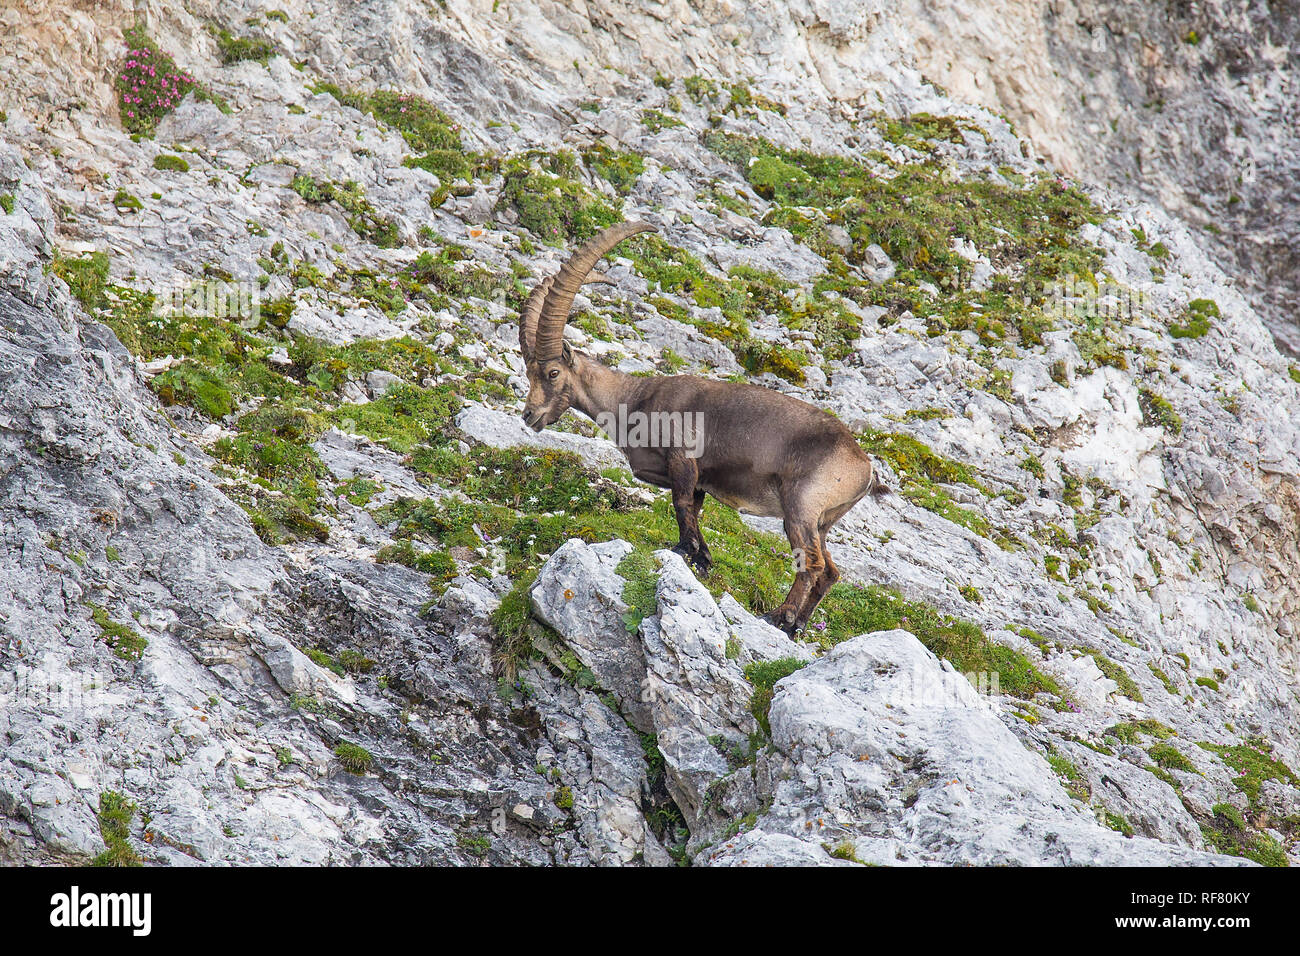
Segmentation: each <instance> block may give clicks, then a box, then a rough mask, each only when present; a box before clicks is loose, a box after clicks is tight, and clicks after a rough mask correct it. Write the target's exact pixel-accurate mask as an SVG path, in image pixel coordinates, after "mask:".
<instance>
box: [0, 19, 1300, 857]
mask: <svg viewBox="0 0 1300 956" xmlns="http://www.w3.org/2000/svg"><path fill="white" fill-rule="evenodd" d="M981 10H982V14H983V15H991V14H990V11H993V12H996V10H995V8H994V7H993V6H992V5H989V6H988V7H987V8H981ZM69 11H71V12H69ZM137 17H139V18H140V22H139V26H135V24H136V18H137ZM0 29H3V31H4V33H3V34H0V36H3V45H2V46H0V70H3V71H4V75H5V77H6V80H7V81H11V82H7V84H6V90H5V92H4V94H3V95H4V97H5V99H4V100H3V101H0V109H2V110H3V111H4V115H3V123H0V200H3V207H4V208H3V210H2V211H0V277H2V279H0V282H2V285H0V314H2V315H3V326H4V335H3V338H0V395H3V403H2V405H0V449H3V451H2V452H0V511H2V512H3V521H2V523H0V534H2V535H3V550H2V551H0V655H3V656H2V658H0V660H2V661H3V664H2V666H0V679H2V680H3V682H4V683H3V684H0V693H2V694H3V695H4V700H5V707H4V709H3V711H0V731H2V732H3V734H4V740H5V744H6V746H5V748H4V750H3V753H0V859H2V860H5V861H46V860H52V859H57V860H76V859H85V858H87V857H94V856H97V855H101V854H103V855H104V858H105V859H106V860H115V861H119V862H121V861H130V860H132V859H135V858H142V859H144V860H146V861H150V862H169V863H177V864H183V863H193V862H196V861H200V862H231V863H239V862H275V861H288V862H338V863H369V862H399V863H417V862H420V863H423V862H434V863H440V862H460V863H470V862H478V861H487V862H490V863H515V862H530V863H624V864H626V863H638V862H640V863H649V864H666V863H672V862H680V861H684V860H689V861H691V862H693V863H697V864H704V863H716V864H729V863H784V862H798V863H809V862H817V863H823V862H824V863H834V862H841V863H844V862H847V863H851V862H853V861H855V860H856V861H859V862H908V863H948V864H951V863H963V862H969V863H996V862H1003V863H1005V862H1010V863H1037V862H1048V863H1103V864H1113V863H1120V862H1133V863H1204V862H1211V861H1218V862H1236V858H1237V857H1240V856H1247V857H1250V858H1252V859H1254V860H1256V861H1259V862H1265V863H1282V862H1286V861H1287V859H1288V858H1290V857H1293V856H1294V855H1295V853H1296V850H1295V841H1296V839H1297V836H1300V790H1298V786H1300V784H1298V782H1297V779H1296V777H1295V775H1294V773H1293V772H1292V770H1291V769H1290V768H1292V767H1295V766H1296V765H1297V763H1300V720H1298V719H1297V713H1298V711H1297V703H1298V701H1297V692H1296V673H1295V655H1294V648H1295V646H1296V644H1295V642H1296V639H1297V635H1296V633H1295V628H1296V623H1297V621H1298V620H1300V585H1298V584H1297V581H1300V489H1298V488H1297V476H1300V458H1298V457H1297V456H1298V455H1300V425H1298V424H1297V423H1298V422H1300V415H1298V414H1297V413H1298V412H1300V370H1297V369H1296V367H1295V366H1293V365H1290V364H1288V361H1287V360H1286V359H1284V358H1283V357H1282V356H1281V355H1280V354H1279V352H1278V351H1277V349H1276V347H1275V346H1274V344H1273V341H1272V338H1271V336H1270V334H1269V332H1268V330H1267V328H1266V327H1265V325H1264V323H1263V322H1262V321H1261V319H1260V317H1259V314H1258V313H1257V311H1256V310H1255V308H1254V307H1253V306H1252V300H1251V299H1249V298H1247V296H1246V294H1243V291H1242V289H1243V288H1244V289H1245V290H1246V291H1247V292H1249V291H1250V290H1251V289H1254V288H1262V287H1265V286H1269V284H1270V282H1271V277H1270V275H1269V274H1268V273H1267V272H1265V271H1264V270H1261V269H1259V268H1257V263H1256V261H1255V260H1253V259H1248V260H1246V266H1247V268H1246V269H1245V270H1244V271H1243V270H1242V268H1241V261H1238V263H1237V264H1236V271H1234V273H1233V275H1234V276H1235V278H1230V277H1229V275H1226V274H1225V273H1224V272H1223V271H1222V270H1221V269H1220V268H1219V267H1218V266H1217V265H1216V264H1215V262H1214V261H1213V260H1212V258H1211V256H1210V255H1209V254H1207V251H1206V235H1205V233H1204V232H1203V230H1201V229H1200V228H1199V226H1201V225H1202V223H1200V222H1199V220H1197V219H1196V218H1195V217H1194V216H1190V215H1189V218H1190V219H1191V220H1192V224H1191V225H1190V226H1189V225H1188V224H1187V223H1186V222H1184V221H1181V220H1179V219H1176V218H1173V217H1172V216H1171V215H1170V214H1169V213H1168V212H1167V211H1165V210H1162V209H1159V208H1156V207H1154V206H1151V205H1147V204H1146V203H1145V202H1143V201H1142V199H1141V196H1140V195H1138V193H1139V192H1140V191H1139V188H1138V186H1137V185H1133V186H1132V187H1131V188H1130V185H1129V184H1128V183H1127V182H1120V181H1119V180H1118V179H1116V178H1115V177H1112V176H1109V175H1103V172H1104V171H1103V170H1100V169H1093V168H1091V167H1086V166H1085V167H1084V168H1083V170H1082V171H1083V172H1088V173H1092V174H1094V175H1096V177H1097V178H1098V179H1105V180H1107V181H1109V182H1111V184H1112V186H1116V187H1120V189H1121V191H1113V190H1112V189H1108V188H1106V187H1104V186H1101V185H1089V184H1087V183H1082V182H1075V181H1072V180H1067V179H1065V178H1062V177H1061V176H1060V175H1059V174H1058V173H1057V172H1056V171H1055V170H1054V169H1053V168H1050V167H1049V166H1047V165H1046V164H1045V163H1044V162H1042V161H1040V160H1039V159H1038V158H1037V154H1036V152H1035V148H1034V146H1033V144H1032V143H1031V142H1030V141H1029V140H1027V139H1021V138H1019V137H1018V136H1017V134H1016V131H1015V129H1014V128H1013V127H1012V126H1011V125H1010V124H1009V123H1008V122H1007V121H1006V120H1005V119H1003V118H1002V117H1000V116H999V115H996V114H994V113H991V112H988V111H987V110H985V109H983V108H981V107H979V106H978V105H975V103H973V102H971V101H972V100H980V99H981V97H980V96H978V95H976V94H974V93H971V94H970V95H962V94H965V93H967V92H968V91H966V90H964V89H962V88H960V87H959V86H958V87H954V89H952V90H951V95H949V94H947V93H944V92H943V91H942V90H940V89H939V88H937V87H935V86H933V85H930V84H929V83H927V82H925V80H924V78H923V76H922V73H921V71H920V70H918V69H917V68H916V66H915V65H913V61H912V60H911V59H910V56H904V54H903V53H902V52H901V51H903V50H911V49H912V48H913V47H916V46H918V44H917V43H916V42H915V41H917V39H918V38H924V37H925V36H926V35H927V33H926V27H925V19H924V17H922V16H921V15H920V14H919V13H918V14H914V15H909V14H907V12H906V11H903V12H900V11H898V10H894V9H891V10H890V11H888V12H886V11H883V10H882V9H880V8H877V7H874V6H873V5H871V4H860V5H841V4H835V5H831V4H820V3H807V4H778V3H756V4H752V5H748V6H744V7H733V6H732V5H728V4H716V5H714V4H705V5H693V6H688V5H686V4H684V3H682V4H653V3H626V4H613V5H608V4H607V5H603V6H602V8H601V10H599V11H598V10H596V9H594V8H592V9H590V10H588V9H587V8H585V7H579V8H569V7H566V6H563V5H558V4H529V3H518V4H515V3H510V4H499V5H498V4H495V3H486V2H483V3H474V4H462V3H458V2H456V0H448V3H447V4H446V5H445V6H443V5H440V4H436V3H422V2H414V0H392V2H373V3H365V4H354V3H333V2H318V3H285V4H283V5H281V7H279V8H276V9H272V8H264V7H263V6H262V5H255V4H251V3H244V4H235V5H231V4H221V5H218V4H212V3H205V2H199V0H192V2H190V3H188V4H186V5H184V8H183V9H181V10H179V11H178V10H176V9H175V8H172V6H171V5H162V4H153V3H140V4H135V5H129V4H125V3H122V4H120V5H118V6H114V5H112V4H107V5H105V4H87V5H85V6H84V7H79V6H77V5H75V4H74V5H71V7H69V6H68V5H54V4H49V5H47V4H40V3H30V4H27V5H26V6H25V8H24V9H23V10H22V12H21V14H20V15H18V14H17V12H16V9H11V10H10V11H9V12H7V13H6V14H4V15H3V19H0ZM1052 35H1053V36H1058V34H1056V33H1053V34H1052ZM665 39H668V40H670V41H671V42H664V41H665ZM733 41H734V42H733ZM922 46H923V45H922ZM927 49H929V50H930V53H933V50H934V49H937V47H935V46H931V47H929V48H927ZM923 54H924V50H921V51H919V52H918V53H917V56H918V57H920V58H922V59H923ZM925 55H928V54H925ZM19 62H21V63H22V64H24V66H23V68H22V69H19V68H18V66H17V65H16V64H18V63H19ZM923 65H924V64H923ZM926 72H927V74H928V75H930V76H931V77H933V76H934V74H933V73H932V72H931V71H930V70H929V69H928V68H927V70H926ZM160 78H161V79H160ZM976 85H978V84H976ZM122 96H125V97H128V99H126V100H125V101H123V102H119V99H120V98H121V97H122ZM134 97H139V99H134ZM1025 97H1026V98H1027V99H1032V97H1033V95H1032V94H1031V93H1026V94H1025ZM1043 102H1044V103H1047V104H1049V105H1043V106H1041V109H1042V110H1043V111H1045V112H1046V113H1052V112H1053V110H1052V108H1050V103H1051V102H1052V101H1051V100H1050V98H1049V99H1046V100H1044V101H1043ZM1063 115H1064V114H1063ZM1252 135H1253V134H1252ZM1041 139H1042V141H1043V143H1044V147H1045V148H1047V149H1049V150H1052V149H1056V148H1057V146H1059V143H1058V142H1057V141H1056V140H1053V139H1052V137H1050V136H1043V137H1041ZM1258 141H1261V142H1262V137H1261V138H1260V139H1259V140H1258ZM1261 148H1262V147H1261ZM1053 155H1054V156H1056V154H1055V153H1054V154H1053ZM1057 158H1058V159H1059V160H1060V162H1061V163H1063V164H1065V165H1066V166H1069V164H1070V157H1069V156H1068V155H1067V154H1066V153H1060V155H1059V156H1057ZM1149 181H1150V180H1149V179H1146V178H1141V177H1135V183H1146V182H1149ZM1261 201H1262V200H1261ZM1174 208H1175V209H1176V211H1178V212H1180V213H1185V212H1186V210H1185V209H1183V208H1182V207H1178V206H1175V207H1174ZM634 216H635V217H640V218H645V219H648V220H649V221H651V222H653V223H655V224H656V225H657V226H658V228H659V235H658V236H656V237H653V238H649V239H646V238H641V239H637V240H635V241H634V242H631V243H628V244H627V245H626V246H624V247H622V248H621V249H620V250H619V252H617V253H616V254H615V255H614V256H613V257H612V258H611V259H610V261H609V263H608V264H607V273H608V275H609V277H610V278H611V279H613V280H614V285H613V286H609V287H602V288H601V289H599V290H596V291H592V292H590V293H589V294H588V296H584V297H580V298H579V301H578V303H577V306H578V308H577V314H576V316H575V319H574V321H573V323H572V324H571V326H570V329H569V332H568V334H569V335H570V336H571V338H572V341H573V343H574V344H575V346H578V347H581V348H584V349H586V350H587V351H589V352H591V353H593V354H598V355H600V356H602V358H604V359H605V360H606V361H607V362H608V363H609V364H611V365H615V366H617V367H619V368H622V369H624V370H625V371H629V372H652V371H661V372H666V371H685V372H693V373H698V374H708V375H714V376H719V377H726V376H735V377H745V378H748V379H751V380H756V381H760V382H762V383H763V384H766V385H769V386H770V387H773V388H778V389H781V390H783V391H787V392H789V393H791V394H795V395H798V396H800V397H804V398H806V399H808V400H810V401H813V402H816V403H817V404H820V405H822V406H824V407H826V408H829V409H831V410H832V411H833V412H834V413H835V414H836V415H838V416H839V417H840V418H841V419H842V420H843V421H845V422H846V423H847V424H848V425H849V426H850V427H851V428H853V429H854V430H855V432H857V433H858V434H859V435H860V436H861V441H862V443H863V445H864V447H865V448H867V450H868V451H870V452H871V453H873V455H875V457H876V460H877V461H878V462H879V463H880V464H881V466H882V470H883V471H884V472H885V474H886V475H887V477H888V479H889V481H890V483H891V484H892V485H893V486H894V487H895V488H896V489H897V490H898V491H899V494H897V495H895V496H892V497H889V498H885V499H880V500H873V501H870V502H864V503H862V504H861V505H860V506H859V507H858V508H857V509H855V510H854V512H852V513H851V514H850V515H849V516H847V517H846V519H845V520H844V521H843V522H842V523H841V525H840V526H839V527H838V528H837V530H836V532H835V533H834V535H833V536H832V541H831V547H832V549H833V551H834V553H835V554H836V556H837V561H838V563H839V564H840V566H841V568H842V570H843V571H844V572H845V581H844V582H843V583H842V584H841V585H840V586H839V587H837V589H836V590H835V591H834V592H832V594H831V595H830V596H829V597H828V598H827V601H826V603H825V605H824V607H823V609H822V610H821V611H820V612H819V615H818V617H817V618H816V619H815V620H814V623H813V625H812V627H811V628H810V629H809V632H808V633H807V634H806V635H804V640H803V641H801V642H798V643H792V642H790V641H788V640H787V639H786V638H785V637H784V635H781V634H780V633H779V632H777V631H774V630H773V629H771V628H768V627H766V626H765V625H762V624H761V623H759V622H758V621H757V620H755V619H754V617H753V614H755V613H758V612H761V611H764V610H766V609H768V608H770V607H771V606H772V604H773V603H774V602H775V601H776V600H779V598H780V594H781V590H782V588H783V587H784V586H785V585H786V584H787V583H788V573H789V572H788V565H789V554H788V547H787V546H786V544H785V542H784V539H783V538H782V537H780V535H779V530H780V529H779V527H778V526H777V524H776V523H773V522H764V521H761V520H752V521H751V520H744V521H742V520H741V519H740V518H738V517H737V516H736V515H735V514H734V513H731V512H729V511H728V510H727V509H725V508H723V507H722V506H721V505H717V504H710V505H708V506H706V511H705V533H706V535H708V536H709V538H710V545H711V548H712V550H713V552H714V554H715V557H716V558H717V559H718V566H717V568H716V569H715V570H714V572H713V574H712V575H710V577H709V578H707V579H706V580H705V581H704V582H702V583H701V582H697V581H696V580H695V579H694V577H693V576H692V575H691V574H690V573H689V571H687V569H686V568H685V567H684V566H683V565H682V564H681V562H680V561H679V560H677V559H676V558H675V557H674V556H672V555H671V554H669V553H666V552H661V551H660V550H659V549H661V548H662V547H663V546H664V545H666V544H668V543H670V542H671V540H672V539H673V536H674V526H673V522H672V518H671V514H670V513H669V510H668V508H667V506H666V502H665V501H664V500H663V495H657V494H653V493H651V491H650V490H649V489H647V488H645V487H644V486H640V485H638V484H637V483H636V482H635V481H634V480H632V479H631V478H630V476H628V475H627V473H626V471H625V470H624V467H623V461H622V459H621V456H620V455H619V453H618V451H617V449H616V448H615V447H614V446H613V445H612V444H611V443H610V442H609V441H607V440H606V439H605V437H604V436H602V435H600V434H598V433H597V432H596V431H595V430H594V429H592V428H591V427H590V425H588V424H587V423H585V422H581V421H578V420H577V416H573V415H571V416H569V417H568V418H567V419H566V420H565V422H564V423H563V425H562V427H559V428H556V429H551V430H548V431H547V432H544V433H542V434H540V435H535V434H533V433H532V432H530V431H527V430H526V429H524V428H523V426H522V424H521V423H519V421H518V416H517V412H518V408H519V405H520V401H521V397H522V394H523V392H524V391H525V390H526V381H525V380H524V379H523V377H522V375H521V371H522V364H521V360H520V357H519V354H518V351H517V348H516V344H515V328H514V317H515V310H516V309H517V307H518V305H519V302H520V301H521V296H522V294H524V293H525V292H526V290H527V289H528V288H529V286H530V285H531V282H532V276H535V275H546V274H548V273H549V272H550V271H553V270H554V269H555V267H556V265H557V263H558V261H559V260H560V259H561V257H562V256H563V255H564V254H565V250H566V249H567V248H568V247H569V246H570V245H571V244H572V243H573V242H575V241H578V240H581V239H582V238H585V237H586V236H587V235H589V234H590V233H591V232H592V231H594V230H595V229H596V228H598V227H599V226H600V225H602V224H604V223H607V222H610V221H614V220H616V219H618V218H622V217H628V218H631V217H634ZM1243 228H1244V227H1243ZM1278 228H1281V229H1283V230H1285V228H1286V227H1285V226H1284V225H1282V224H1280V223H1279V225H1278ZM1268 241H1270V242H1271V241H1273V239H1269V240H1268ZM1243 278H1244V279H1246V280H1248V281H1245V282H1242V281H1238V280H1241V279H1243ZM1239 287H1241V288H1239ZM575 538H576V539H579V540H570V539H575ZM963 675H965V676H963ZM1215 851H1218V852H1219V853H1226V854H1231V855H1230V856H1212V855H1211V854H1212V853H1213V852H1215Z"/></svg>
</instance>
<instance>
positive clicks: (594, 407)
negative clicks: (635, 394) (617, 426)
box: [573, 352, 637, 422]
mask: <svg viewBox="0 0 1300 956" xmlns="http://www.w3.org/2000/svg"><path fill="white" fill-rule="evenodd" d="M574 362H575V370H576V372H577V375H575V376H574V378H575V379H576V383H577V388H576V389H575V392H574V396H573V407H574V408H575V409H577V410H578V411H580V412H582V414H584V415H586V416H587V417H588V418H590V419H591V420H592V421H593V422H594V421H596V420H597V418H598V417H599V416H600V415H601V414H613V415H617V414H618V407H619V405H626V404H627V403H628V401H629V399H630V397H631V394H632V390H633V388H635V386H636V383H637V379H636V378H634V377H633V376H631V375H627V374H625V373H623V372H618V371H615V370H614V369H612V368H610V367H609V366H607V365H602V364H601V363H600V362H598V361H596V360H595V359H593V358H591V357H590V356H587V355H584V354H583V353H581V352H575V353H574Z"/></svg>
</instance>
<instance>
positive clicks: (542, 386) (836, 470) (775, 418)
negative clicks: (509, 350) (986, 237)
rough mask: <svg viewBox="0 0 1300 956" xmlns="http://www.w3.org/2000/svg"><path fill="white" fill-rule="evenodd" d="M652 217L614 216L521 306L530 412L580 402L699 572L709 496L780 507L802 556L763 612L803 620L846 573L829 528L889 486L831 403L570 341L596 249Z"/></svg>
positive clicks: (703, 565) (546, 414)
mask: <svg viewBox="0 0 1300 956" xmlns="http://www.w3.org/2000/svg"><path fill="white" fill-rule="evenodd" d="M653 228H654V227H653V226H651V225H649V224H648V223H643V222H633V223H620V224H619V225H616V226H611V227H610V228H608V229H606V230H605V231H604V232H602V233H600V234H599V235H597V236H596V237H595V238H594V239H592V240H591V241H590V242H589V243H587V244H586V245H585V246H583V247H582V248H581V249H579V250H578V251H577V252H576V253H574V254H573V256H572V257H571V258H570V259H569V261H568V262H567V263H565V264H564V265H563V266H562V267H561V268H560V271H559V272H558V273H557V274H556V275H554V276H552V277H550V278H548V279H544V280H542V281H541V282H539V283H538V284H537V286H536V287H535V288H534V289H533V292H532V294H531V295H530V296H529V298H528V301H527V302H526V303H524V307H523V309H522V311H521V312H520V314H519V346H520V348H521V349H522V351H523V354H524V361H525V363H526V365H527V370H528V384H529V392H528V400H527V402H526V403H525V405H524V412H523V418H524V422H525V423H526V424H527V425H528V426H529V427H531V428H532V429H534V430H535V431H541V430H542V429H543V428H545V427H546V426H547V425H550V424H552V423H554V422H556V421H557V420H558V419H559V418H560V416H562V415H563V414H564V413H565V412H566V411H567V410H568V409H570V408H575V409H577V410H578V411H580V412H582V413H583V414H584V415H586V416H587V417H588V418H590V419H592V420H593V421H595V422H596V423H597V424H599V425H601V427H602V428H604V429H605V431H606V432H607V433H608V434H609V435H610V437H611V438H613V439H614V440H615V442H616V443H617V444H618V445H619V447H620V448H621V449H622V451H623V454H624V455H626V456H627V460H628V464H629V465H630V466H631V468H632V474H634V475H635V476H636V477H637V478H639V479H641V480H642V481H645V482H648V483H650V484H652V485H657V486H659V487H660V488H668V489H671V491H672V495H673V510H674V511H675V513H676V515H677V528H678V533H679V540H678V544H677V547H676V548H674V550H675V551H677V552H678V553H679V554H682V555H684V556H685V557H686V558H687V559H688V560H689V561H690V562H691V563H692V564H693V565H694V566H695V567H696V569H697V570H698V571H700V572H701V573H707V571H708V570H709V568H710V567H711V566H712V564H713V559H712V557H711V555H710V554H709V546H708V544H706V543H705V541H704V537H703V535H701V534H700V525H699V521H700V510H701V508H702V507H703V505H704V496H705V495H706V494H707V495H712V496H713V497H714V498H716V499H717V500H718V501H720V502H722V503H723V504H725V505H727V506H729V507H732V508H735V509H737V510H739V511H744V512H748V513H749V514H754V515H765V516H769V517H774V518H782V519H784V522H785V533H786V537H788V538H789V539H790V546H791V548H792V549H793V551H794V557H795V580H794V585H793V586H792V587H791V588H790V593H789V594H787V595H786V597H785V600H784V601H782V602H781V604H780V606H778V607H777V608H776V609H775V610H774V611H772V613H771V614H769V615H768V616H767V619H768V620H769V621H771V622H772V623H774V624H776V625H777V626H778V627H780V628H781V629H782V630H784V631H786V632H787V633H789V634H794V633H795V632H797V631H799V630H801V629H802V628H803V626H804V625H805V624H806V623H807V621H808V618H809V617H810V616H811V615H812V612H813V611H814V610H815V609H816V607H817V605H818V603H819V602H820V601H821V599H822V597H823V596H824V595H825V594H826V592H827V591H828V590H829V589H830V587H831V585H833V584H834V583H835V582H836V581H838V580H839V578H840V574H839V571H838V570H837V569H836V567H835V563H834V562H833V561H832V560H831V556H830V553H829V552H828V551H827V550H826V534H827V532H829V531H830V529H831V526H832V525H834V524H835V522H837V521H839V520H840V518H842V517H843V516H844V515H845V514H846V513H847V512H848V511H849V509H850V508H852V507H853V506H854V505H855V504H857V503H858V501H860V500H861V499H862V497H863V496H864V495H866V494H867V493H868V492H872V491H874V492H877V493H880V492H883V491H885V490H886V489H884V487H883V486H882V485H881V484H880V483H879V482H878V480H877V479H876V476H875V471H874V469H873V468H872V465H871V459H870V458H869V457H868V456H867V454H866V453H865V452H864V451H863V450H862V449H861V448H860V447H859V446H858V443H857V441H856V440H855V439H854V437H853V434H852V433H851V432H850V431H849V430H848V429H847V428H845V427H844V425H843V424H842V423H841V422H840V421H839V420H838V419H836V418H834V417H833V416H831V415H830V414H828V413H826V412H824V411H822V410H821V409H819V408H816V407H814V406H812V405H809V404H808V403H807V402H802V401H799V400H798V399H796V398H791V397H790V396H788V395H782V394H781V393H780V392H775V391H772V390H770V389H766V388H761V387H759V386H757V385H747V384H743V383H738V382H720V381H715V380H713V379H706V378H700V377H698V376H694V375H673V376H654V377H649V378H646V377H637V376H633V375H626V374H624V373H622V372H618V371H615V370H614V369H611V368H608V367H607V366H605V365H603V364H601V363H600V362H598V361H596V360H594V359H592V358H591V357H589V356H587V355H585V354H583V353H582V352H578V351H575V350H574V349H572V348H571V347H570V346H569V344H568V343H567V342H565V341H564V325H565V322H567V321H568V316H569V310H570V309H571V308H572V306H573V298H574V296H575V295H576V294H577V292H578V289H579V288H581V286H582V284H583V283H584V282H586V281H589V280H590V277H591V271H592V269H593V268H594V267H595V265H596V263H597V262H599V261H600V258H601V257H602V256H603V255H605V253H607V252H609V251H610V250H611V249H613V248H614V246H616V245H618V244H619V243H620V242H622V241H623V240H624V239H626V238H628V237H629V236H633V235H635V234H637V233H639V232H647V231H650V230H652V229H653Z"/></svg>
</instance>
